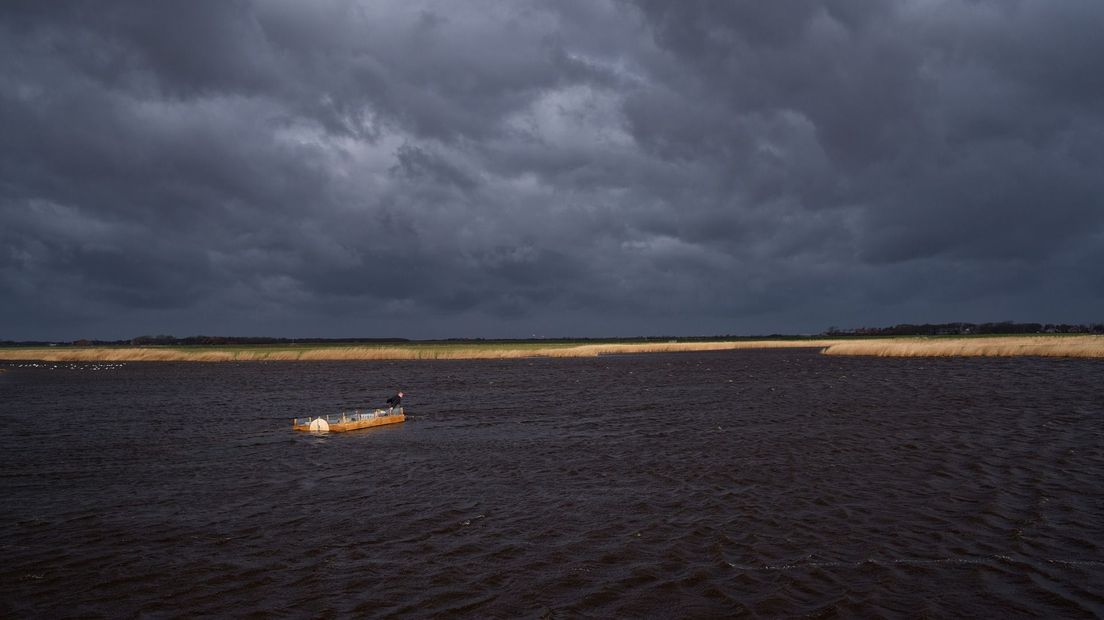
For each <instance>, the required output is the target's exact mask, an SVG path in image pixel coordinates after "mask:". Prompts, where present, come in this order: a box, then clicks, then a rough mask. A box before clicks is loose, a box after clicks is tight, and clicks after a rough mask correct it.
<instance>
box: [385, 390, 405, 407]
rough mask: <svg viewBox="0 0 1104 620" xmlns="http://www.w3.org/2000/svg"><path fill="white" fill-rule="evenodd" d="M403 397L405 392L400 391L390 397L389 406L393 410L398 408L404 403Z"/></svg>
mask: <svg viewBox="0 0 1104 620" xmlns="http://www.w3.org/2000/svg"><path fill="white" fill-rule="evenodd" d="M402 397H403V393H402V392H399V393H397V394H395V395H394V396H392V397H391V398H388V399H387V408H388V409H389V410H391V411H394V410H395V409H397V408H398V407H399V406H401V405H402Z"/></svg>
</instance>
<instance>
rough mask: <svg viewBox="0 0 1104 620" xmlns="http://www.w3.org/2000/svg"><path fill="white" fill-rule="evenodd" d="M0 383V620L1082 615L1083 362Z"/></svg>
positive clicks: (790, 355)
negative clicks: (323, 426)
mask: <svg viewBox="0 0 1104 620" xmlns="http://www.w3.org/2000/svg"><path fill="white" fill-rule="evenodd" d="M5 367H6V368H7V369H8V371H7V372H5V373H0V416H2V417H0V419H2V420H3V424H4V432H3V433H0V480H2V482H0V497H2V500H0V501H2V513H0V516H2V517H3V523H4V527H3V528H2V530H0V531H2V533H0V557H3V558H4V561H3V562H2V563H0V615H3V616H7V617H56V616H59V615H97V614H101V615H106V616H112V617H115V616H133V615H142V614H152V615H162V614H164V615H175V614H184V615H199V614H218V615H225V614H246V613H250V612H262V613H286V614H289V615H296V616H298V615H311V616H313V615H333V614H341V615H375V614H395V615H403V616H431V615H439V614H445V613H459V614H463V615H470V616H478V617H487V616H514V615H526V616H540V615H545V614H551V615H563V616H574V615H578V614H586V615H595V616H614V615H616V616H640V615H644V616H658V617H670V616H710V615H718V614H733V613H736V614H739V613H741V612H745V613H747V612H750V613H756V614H762V615H768V616H774V615H804V614H809V615H833V614H842V615H852V614H863V615H900V616H925V615H927V616H947V615H955V616H987V617H992V616H995V615H998V614H999V615H1001V616H1004V615H1016V616H1056V615H1062V616H1070V615H1073V616H1077V615H1086V616H1089V615H1094V614H1095V615H1099V614H1101V613H1102V612H1104V553H1102V550H1101V545H1102V544H1104V519H1102V518H1101V515H1104V487H1102V485H1101V484H1100V480H1104V445H1102V443H1101V429H1102V426H1101V424H1102V420H1104V396H1102V392H1101V390H1100V389H1099V384H1100V380H1101V378H1102V377H1104V362H1102V361H1100V360H1054V359H1051V360H1041V359H1031V358H1022V359H1014V358H1013V359H980V360H979V359H915V360H908V359H905V360H887V359H870V358H829V357H824V356H819V355H817V354H816V353H815V352H814V351H804V350H795V351H733V352H719V353H687V354H670V355H665V354H654V355H642V356H622V357H610V358H599V359H589V360H588V359H561V360H520V361H464V362H365V363H359V362H343V363H333V364H330V363H247V364H215V365H207V364H126V365H99V366H97V365H92V364H89V365H81V364H64V365H49V364H47V365H41V364H40V365H38V366H37V367H35V366H31V365H21V364H8V365H6V366H5ZM399 388H402V389H403V390H404V391H405V392H406V393H407V397H406V400H405V401H404V405H406V406H407V414H408V417H409V420H408V421H407V422H406V423H405V424H401V425H394V426H388V427H381V428H376V429H367V430H365V431H356V432H351V433H344V434H340V435H311V434H307V433H295V432H293V431H292V430H291V429H290V421H291V418H293V417H296V416H304V415H319V414H325V413H332V412H336V411H340V410H341V409H352V408H356V407H362V408H363V407H376V406H380V405H382V404H383V400H384V399H385V398H386V397H387V396H388V395H390V394H391V393H393V391H394V390H396V389H399Z"/></svg>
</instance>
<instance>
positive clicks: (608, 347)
mask: <svg viewBox="0 0 1104 620" xmlns="http://www.w3.org/2000/svg"><path fill="white" fill-rule="evenodd" d="M830 342H831V341H823V340H761V341H741V342H662V343H660V342H649V343H617V344H581V345H558V346H557V345H550V346H546V347H533V346H532V345H520V346H511V345H509V344H493V345H439V346H438V345H412V346H391V347H370V346H361V347H357V346H351V347H350V346H343V347H340V346H334V347H326V346H320V347H303V348H301V349H293V350H288V349H265V348H263V347H258V348H256V349H244V350H243V349H228V350H214V351H212V350H209V349H204V350H195V351H189V350H187V349H178V348H164V349H161V348H140V347H120V348H67V347H49V348H20V349H0V359H4V360H38V361H44V362H246V361H344V360H349V361H355V360H468V359H521V358H529V357H595V356H598V355H618V354H631V353H662V352H675V351H722V350H731V349H777V348H795V347H805V348H810V347H824V346H827V345H828V344H830Z"/></svg>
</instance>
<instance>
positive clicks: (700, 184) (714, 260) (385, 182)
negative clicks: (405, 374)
mask: <svg viewBox="0 0 1104 620" xmlns="http://www.w3.org/2000/svg"><path fill="white" fill-rule="evenodd" d="M1102 26H1104V5H1102V4H1101V3H1099V2H1095V1H1092V0H1072V1H1070V2H1061V3H1055V2H1049V1H1046V0H1017V1H1013V2H1008V1H1004V0H1000V1H997V0H993V1H982V0H979V1H975V2H969V3H961V2H941V1H936V0H908V1H903V2H894V3H884V2H870V1H869V0H850V1H845V0H835V1H830V0H825V1H822V2H811V1H795V2H785V3H764V2H752V1H744V2H729V3H715V2H704V1H687V2H677V3H671V2H659V1H651V0H641V1H639V2H627V1H620V0H619V1H611V2H592V1H589V0H586V1H584V0H578V1H575V2H558V3H544V2H532V3H526V2H491V1H482V0H480V1H477V2H471V3H463V4H458V3H455V2H446V1H439V2H432V1H414V2H411V1H403V2H390V3H389V2H363V3H360V2H355V1H352V0H333V1H329V2H322V1H320V2H311V3H300V2H291V1H286V2H256V3H254V2H214V1H212V2H179V3H177V2H171V3H170V2H165V3H161V2H153V3H151V2H134V3H126V2H103V3H95V2H82V3H38V2H27V3H21V2H6V3H4V4H3V5H2V6H0V134H2V135H3V138H2V139H0V296H2V297H3V298H4V300H5V302H4V303H3V304H2V305H0V339H3V338H10V339H37V338H59V339H62V338H65V339H67V338H78V337H98V338H122V337H130V336H135V335H139V334H143V333H174V334H177V335H186V334H195V333H207V334H240V335H259V334H264V335H274V336H329V337H339V336H407V337H414V338H428V337H450V336H456V337H463V336H484V337H496V336H502V337H517V336H522V337H527V336H531V335H537V336H561V335H579V336H596V335H650V334H686V335H690V334H719V333H769V332H810V331H812V332H816V331H820V330H822V329H825V328H826V327H828V326H829V325H841V326H859V325H882V324H892V323H896V322H927V321H931V322H938V321H951V320H965V321H989V320H1038V321H1044V322H1045V321H1055V322H1058V321H1066V322H1091V321H1099V320H1100V319H1101V316H1102V314H1104V267H1102V265H1104V174H1101V172H1100V171H1101V170H1104V149H1102V148H1101V146H1100V145H1102V144H1104V72H1101V71H1099V67H1100V66H1104V39H1102V38H1101V37H1099V36H1098V35H1099V32H1100V31H1101V27H1102Z"/></svg>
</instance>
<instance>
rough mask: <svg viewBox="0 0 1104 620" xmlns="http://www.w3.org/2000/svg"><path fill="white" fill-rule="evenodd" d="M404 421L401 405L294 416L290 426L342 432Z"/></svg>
mask: <svg viewBox="0 0 1104 620" xmlns="http://www.w3.org/2000/svg"><path fill="white" fill-rule="evenodd" d="M405 421H406V414H404V413H403V410H402V407H399V408H398V409H374V410H372V411H361V410H359V409H357V410H355V411H342V412H341V413H336V414H330V415H325V416H318V417H315V418H295V419H294V420H292V422H291V427H292V428H294V429H295V430H297V431H307V432H315V433H326V432H329V433H344V432H345V431H355V430H359V429H362V428H371V427H373V426H383V425H385V424H398V423H399V422H405Z"/></svg>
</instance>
